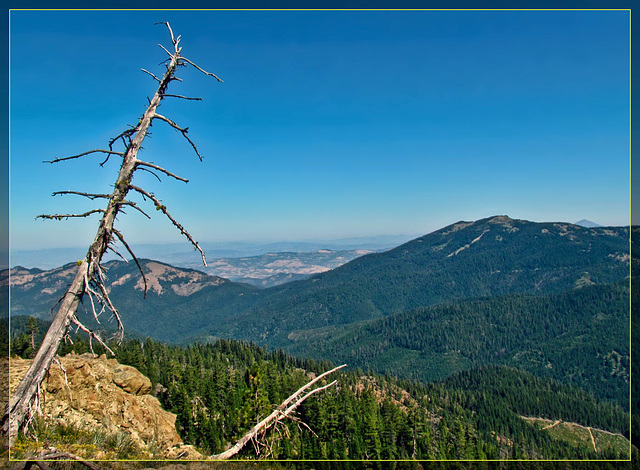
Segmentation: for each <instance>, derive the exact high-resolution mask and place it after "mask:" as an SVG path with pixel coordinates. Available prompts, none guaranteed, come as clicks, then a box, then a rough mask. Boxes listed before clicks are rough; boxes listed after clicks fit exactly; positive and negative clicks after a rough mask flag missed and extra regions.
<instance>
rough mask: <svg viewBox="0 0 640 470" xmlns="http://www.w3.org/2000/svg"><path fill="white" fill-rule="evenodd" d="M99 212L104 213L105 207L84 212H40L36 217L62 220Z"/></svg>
mask: <svg viewBox="0 0 640 470" xmlns="http://www.w3.org/2000/svg"><path fill="white" fill-rule="evenodd" d="M98 212H101V213H104V212H105V210H104V209H93V210H90V211H87V212H85V213H84V214H40V215H37V216H36V219H51V220H62V219H68V218H73V217H88V216H90V215H91V214H96V213H98Z"/></svg>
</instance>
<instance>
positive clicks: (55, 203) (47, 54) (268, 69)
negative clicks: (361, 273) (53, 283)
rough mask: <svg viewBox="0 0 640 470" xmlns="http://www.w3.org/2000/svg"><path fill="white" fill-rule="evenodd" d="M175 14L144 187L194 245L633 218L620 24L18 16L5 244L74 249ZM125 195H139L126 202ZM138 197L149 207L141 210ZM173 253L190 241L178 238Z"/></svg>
mask: <svg viewBox="0 0 640 470" xmlns="http://www.w3.org/2000/svg"><path fill="white" fill-rule="evenodd" d="M157 21H169V22H170V23H171V26H172V27H173V30H174V31H175V33H176V34H180V35H182V40H181V44H182V46H183V54H184V56H186V57H187V58H189V59H191V60H193V61H195V62H196V63H197V64H198V65H200V66H201V67H203V68H205V69H207V70H210V71H211V72H214V73H216V74H217V75H219V76H220V77H221V78H222V79H223V80H224V83H223V84H219V83H216V82H215V80H213V79H211V78H210V77H206V76H204V75H202V74H200V73H199V72H197V71H195V70H193V69H192V68H183V69H180V71H179V73H178V76H179V77H181V78H182V79H183V80H184V81H183V82H174V83H172V84H171V86H170V89H169V93H175V94H181V95H187V96H198V97H202V98H203V101H202V102H194V101H184V100H176V99H166V100H165V102H164V103H163V104H162V106H161V108H160V110H159V112H160V113H161V114H163V115H165V116H167V117H170V118H171V119H173V120H174V121H176V122H177V123H178V124H180V125H182V126H188V127H189V130H190V132H189V136H190V138H191V139H192V140H193V141H194V142H196V144H197V146H198V148H199V150H200V152H201V153H202V154H203V155H204V157H205V160H204V162H202V163H201V162H199V161H198V158H197V157H196V155H195V154H194V153H193V151H192V149H191V147H190V145H189V143H188V142H187V141H186V140H185V139H184V138H183V137H182V136H181V135H180V134H179V133H177V132H176V131H175V130H173V129H171V128H170V127H169V126H167V125H165V124H164V123H161V122H156V123H155V124H154V126H153V128H152V136H151V138H150V139H149V140H145V142H144V150H143V151H142V152H140V154H139V158H141V159H142V160H147V161H153V162H155V163H157V164H160V165H162V166H164V167H166V168H168V169H169V170H171V171H174V172H176V173H178V174H180V175H182V176H184V177H186V178H188V179H189V180H190V183H189V184H184V183H181V182H178V181H174V180H171V179H170V178H168V177H162V182H161V183H160V182H158V181H157V180H156V179H155V178H154V177H153V176H151V175H149V174H145V173H137V174H136V177H135V180H134V183H135V184H137V185H138V186H143V187H145V188H147V189H148V190H149V191H150V192H153V193H155V194H156V196H157V197H159V198H160V199H162V201H163V203H164V204H165V205H166V206H167V207H168V208H169V210H170V211H171V212H172V214H173V215H174V216H175V217H176V218H177V219H178V220H180V221H181V222H182V223H183V225H184V226H185V227H186V228H187V229H188V230H189V231H190V232H191V233H192V234H193V236H194V237H195V238H196V239H198V240H200V241H215V240H263V241H269V240H296V239H299V240H302V239H317V238H332V237H335V238H341V237H353V236H366V235H379V234H402V233H408V234H422V233H428V232H430V231H433V230H436V229H438V228H440V227H442V226H445V225H447V224H450V223H453V222H456V221H458V220H475V219H479V218H483V217H488V216H492V215H497V214H506V215H509V216H510V217H513V218H521V219H528V220H534V221H566V222H575V221H577V220H579V219H582V218H586V219H590V220H593V221H595V222H597V223H599V224H601V225H626V224H628V223H629V13H628V12H626V11H244V12H241V11H197V12H191V11H91V12H90V11H12V12H11V14H10V40H11V58H10V99H11V105H10V112H11V116H10V117H11V129H10V132H11V142H10V151H11V172H10V177H11V180H10V190H11V192H10V196H11V244H12V248H16V249H28V248H33V249H37V248H49V247H66V246H86V245H88V244H89V243H90V242H91V241H92V240H93V236H94V234H95V231H96V228H97V225H98V217H97V216H96V215H94V216H92V217H91V218H89V219H82V220H69V221H61V222H58V221H46V220H34V217H35V216H36V215H38V214H41V213H51V214H53V213H70V212H79V211H80V212H83V211H85V210H88V209H90V208H97V207H101V205H102V204H100V203H98V204H96V203H92V202H91V201H85V200H83V199H82V198H79V197H77V196H57V197H51V193H52V192H53V191H58V190H76V191H87V192H96V193H107V192H110V191H111V190H112V186H111V185H112V184H113V182H114V181H115V178H116V174H117V169H118V168H117V167H118V165H117V164H118V162H117V161H116V159H115V158H112V159H111V161H110V162H109V163H108V164H107V165H105V167H104V168H101V167H100V166H99V165H98V163H99V162H101V161H102V160H103V156H102V155H98V154H96V155H94V156H87V157H84V158H83V159H79V160H73V161H69V162H66V163H58V164H55V165H50V164H44V163H42V161H43V160H49V159H51V158H53V157H56V156H58V157H64V156H68V155H74V154H78V153H80V152H83V151H87V150H91V149H96V148H106V146H107V142H108V140H109V138H110V137H112V136H114V135H116V134H118V133H119V132H121V131H122V130H124V129H125V128H126V126H127V125H128V124H135V123H136V122H137V120H138V118H139V117H140V116H141V115H142V113H143V112H144V109H145V107H146V104H147V100H146V97H147V96H152V95H153V93H154V92H155V88H156V85H157V84H156V83H155V82H154V80H153V79H152V78H151V77H149V76H148V75H146V74H145V73H143V72H141V71H140V69H141V68H145V69H147V70H149V71H152V72H153V73H155V74H156V75H161V74H162V73H163V67H162V66H160V65H158V64H159V63H160V62H161V61H162V60H164V59H165V57H166V54H165V53H164V52H163V51H162V50H161V49H160V48H159V47H158V46H157V43H160V42H161V43H163V44H165V45H168V44H169V36H168V32H167V30H166V28H165V27H164V26H160V25H154V23H155V22H157ZM133 199H134V200H136V201H138V202H140V203H141V205H142V206H143V207H144V206H145V203H144V202H142V201H141V200H140V199H138V198H135V197H134V198H133ZM147 204H148V203H147ZM146 207H147V208H148V209H149V210H148V212H149V213H150V214H151V215H152V220H150V221H149V220H147V219H145V218H144V217H143V216H142V215H140V214H138V213H136V212H135V211H127V212H128V213H127V215H121V216H120V217H119V221H118V223H119V227H120V230H121V231H122V232H123V233H124V234H125V237H126V238H127V239H128V241H129V242H131V243H145V242H146V243H149V242H158V243H167V242H174V241H180V240H181V237H180V234H179V233H178V232H177V231H176V230H175V228H174V227H173V226H172V225H171V223H170V222H169V221H168V220H166V219H164V218H163V217H162V216H161V214H160V213H158V212H156V211H155V210H153V207H152V206H149V205H147V206H146ZM185 243H187V242H186V240H185Z"/></svg>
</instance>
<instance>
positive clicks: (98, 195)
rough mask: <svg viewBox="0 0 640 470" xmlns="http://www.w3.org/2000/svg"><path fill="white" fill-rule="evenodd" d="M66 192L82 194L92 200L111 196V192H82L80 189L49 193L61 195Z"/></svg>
mask: <svg viewBox="0 0 640 470" xmlns="http://www.w3.org/2000/svg"><path fill="white" fill-rule="evenodd" d="M66 194H75V195H77V196H84V197H86V198H89V199H91V200H92V201H93V200H94V199H98V198H102V199H109V198H110V197H111V194H95V193H85V192H82V191H55V192H54V193H53V194H51V195H52V196H61V195H66Z"/></svg>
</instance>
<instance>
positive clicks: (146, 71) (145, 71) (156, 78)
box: [140, 69, 160, 83]
mask: <svg viewBox="0 0 640 470" xmlns="http://www.w3.org/2000/svg"><path fill="white" fill-rule="evenodd" d="M140 70H142V71H143V72H144V73H148V74H149V75H151V76H152V77H153V78H154V79H155V80H156V81H157V82H158V83H160V79H159V78H158V77H156V76H155V75H154V74H152V73H151V72H149V71H148V70H146V69H140Z"/></svg>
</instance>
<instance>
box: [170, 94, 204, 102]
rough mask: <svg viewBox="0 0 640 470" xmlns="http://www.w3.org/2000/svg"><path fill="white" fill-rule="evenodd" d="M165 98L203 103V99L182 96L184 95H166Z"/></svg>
mask: <svg viewBox="0 0 640 470" xmlns="http://www.w3.org/2000/svg"><path fill="white" fill-rule="evenodd" d="M163 96H164V97H165V98H181V99H183V100H191V101H202V98H191V97H189V96H182V95H168V94H166V93H165V94H164V95H163Z"/></svg>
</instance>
